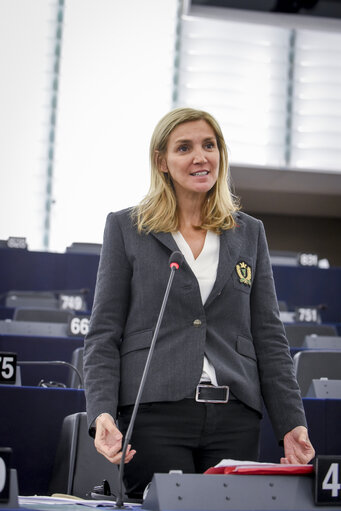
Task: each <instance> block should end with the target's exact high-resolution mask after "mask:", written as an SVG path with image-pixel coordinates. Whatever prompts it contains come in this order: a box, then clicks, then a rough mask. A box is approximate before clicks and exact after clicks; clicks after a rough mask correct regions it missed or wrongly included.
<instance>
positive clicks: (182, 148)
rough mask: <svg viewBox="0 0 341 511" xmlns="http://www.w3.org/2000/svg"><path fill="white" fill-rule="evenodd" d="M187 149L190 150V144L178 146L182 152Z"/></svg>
mask: <svg viewBox="0 0 341 511" xmlns="http://www.w3.org/2000/svg"><path fill="white" fill-rule="evenodd" d="M187 150H188V146H187V145H185V144H183V145H181V146H179V147H178V151H180V152H181V153H184V152H185V151H187Z"/></svg>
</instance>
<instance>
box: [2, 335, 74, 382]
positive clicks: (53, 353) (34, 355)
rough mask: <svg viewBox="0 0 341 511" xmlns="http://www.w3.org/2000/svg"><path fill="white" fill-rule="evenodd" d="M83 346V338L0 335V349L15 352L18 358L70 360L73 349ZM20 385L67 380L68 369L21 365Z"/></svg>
mask: <svg viewBox="0 0 341 511" xmlns="http://www.w3.org/2000/svg"><path fill="white" fill-rule="evenodd" d="M81 346H83V339H76V338H73V337H65V338H64V337H30V336H15V335H0V351H9V352H14V353H16V354H17V359H18V360H63V361H65V362H71V357H72V353H73V351H74V350H75V349H77V348H80V347H81ZM20 372H21V382H22V385H26V386H36V385H37V384H38V382H39V381H40V380H41V379H44V380H48V381H60V382H62V383H66V382H67V381H69V375H70V369H68V368H65V367H56V366H21V368H20Z"/></svg>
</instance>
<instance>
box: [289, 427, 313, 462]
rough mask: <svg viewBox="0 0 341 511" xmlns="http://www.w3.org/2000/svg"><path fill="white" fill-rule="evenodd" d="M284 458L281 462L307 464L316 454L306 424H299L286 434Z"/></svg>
mask: <svg viewBox="0 0 341 511" xmlns="http://www.w3.org/2000/svg"><path fill="white" fill-rule="evenodd" d="M284 456H285V457H284V458H281V463H285V464H301V465H305V464H306V463H309V461H310V460H312V459H313V457H314V456H315V449H314V447H313V446H312V444H311V442H310V440H309V436H308V430H307V428H305V427H304V426H297V427H296V428H294V429H292V430H291V431H289V432H288V433H287V434H286V435H285V436H284Z"/></svg>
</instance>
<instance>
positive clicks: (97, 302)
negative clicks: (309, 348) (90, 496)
mask: <svg viewBox="0 0 341 511" xmlns="http://www.w3.org/2000/svg"><path fill="white" fill-rule="evenodd" d="M150 159H151V185H150V190H149V192H148V194H147V196H146V197H145V199H144V200H143V201H142V202H141V203H140V204H139V205H138V206H137V207H135V208H133V209H129V210H124V211H119V212H117V213H111V214H110V215H109V216H108V218H107V223H106V227H105V233H104V241H103V247H102V253H101V259H100V264H99V270H98V278H97V285H96V292H95V299H94V305H93V311H92V317H91V323H90V331H89V334H88V335H87V337H86V340H85V352H84V374H85V390H86V399H87V413H88V420H89V426H90V428H91V431H92V433H93V434H94V435H95V446H96V448H97V450H98V451H99V452H100V453H102V454H103V455H104V456H105V457H106V458H107V459H108V460H110V461H111V462H113V463H119V462H120V459H121V449H122V434H124V433H125V431H126V429H127V427H128V423H129V419H130V416H131V413H132V408H133V404H134V401H135V399H136V394H137V391H138V386H139V383H140V381H141V376H142V372H143V368H144V364H145V361H146V357H147V355H148V348H149V346H150V342H151V339H152V335H153V329H154V327H155V324H156V321H157V317H158V313H159V310H160V306H161V303H162V298H163V294H164V291H165V287H166V284H167V281H168V277H169V267H168V259H169V256H170V254H171V253H172V252H173V251H174V250H179V249H180V251H181V252H182V253H183V254H184V257H185V262H184V263H183V265H182V266H181V269H180V270H179V271H178V272H177V273H176V275H175V277H174V281H173V285H172V288H171V291H170V295H169V299H168V303H167V306H166V309H165V314H164V318H163V321H162V324H161V328H160V332H159V336H158V339H157V342H156V346H155V351H154V354H153V358H152V362H151V366H150V373H149V375H148V378H147V381H146V386H145V389H144V392H143V395H142V400H141V405H140V407H139V411H138V414H137V418H136V423H135V427H134V431H133V434H132V442H131V443H132V447H133V448H130V447H129V449H128V450H127V454H126V458H125V462H126V463H129V464H128V465H126V469H125V485H126V489H127V493H128V495H129V496H131V497H136V496H141V494H142V492H143V489H144V487H145V486H146V484H147V483H148V482H149V481H150V480H151V478H152V475H153V473H155V472H168V471H169V470H171V469H181V470H183V472H204V471H205V470H206V469H207V468H209V467H211V466H214V465H215V464H217V463H218V462H219V461H220V460H221V459H225V458H233V459H239V460H243V459H244V460H245V459H246V460H257V456H258V450H259V429H260V420H261V413H262V400H264V403H265V406H266V407H267V410H268V413H269V416H270V418H271V421H272V424H273V428H274V431H275V434H276V435H277V438H278V440H279V441H283V442H284V453H285V454H284V457H283V458H282V459H281V462H282V463H307V462H308V461H309V460H310V459H311V458H312V457H313V456H314V449H313V447H312V445H311V443H310V441H309V438H308V433H307V427H306V420H305V415H304V410H303V406H302V400H301V397H300V392H299V388H298V385H297V382H296V380H295V376H294V371H293V365H292V359H291V356H290V352H289V348H288V343H287V340H286V337H285V333H284V328H283V325H282V323H281V321H280V319H279V311H278V305H277V300H276V294H275V288H274V283H273V276H272V269H271V264H270V259H269V254H268V248H267V243H266V238H265V234H264V228H263V225H262V223H261V222H260V221H259V220H256V219H254V218H252V217H250V216H248V215H246V214H244V213H242V212H240V211H238V206H237V202H236V200H235V199H234V198H233V196H232V194H231V192H230V190H229V186H228V160H227V150H226V145H225V142H224V139H223V135H222V132H221V129H220V127H219V125H218V124H217V122H216V121H215V119H214V118H213V117H212V116H211V115H209V114H208V113H206V112H202V111H197V110H193V109H189V108H178V109H176V110H173V111H172V112H170V113H169V114H167V115H165V116H164V117H163V118H162V119H161V121H160V122H159V123H158V125H157V126H156V128H155V130H154V134H153V137H152V140H151V146H150ZM202 384H204V387H203V386H202ZM212 401H214V402H212ZM115 419H117V420H118V426H117V425H116V424H115Z"/></svg>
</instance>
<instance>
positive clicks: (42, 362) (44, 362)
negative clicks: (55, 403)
mask: <svg viewBox="0 0 341 511" xmlns="http://www.w3.org/2000/svg"><path fill="white" fill-rule="evenodd" d="M17 365H46V366H47V365H55V366H60V365H63V366H67V367H70V368H71V369H72V370H73V371H74V372H75V373H76V374H77V377H78V379H79V384H78V387H77V389H82V388H83V378H82V375H81V373H80V372H79V370H78V369H77V367H76V366H74V365H73V364H70V362H65V361H64V360H20V361H18V362H17Z"/></svg>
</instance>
